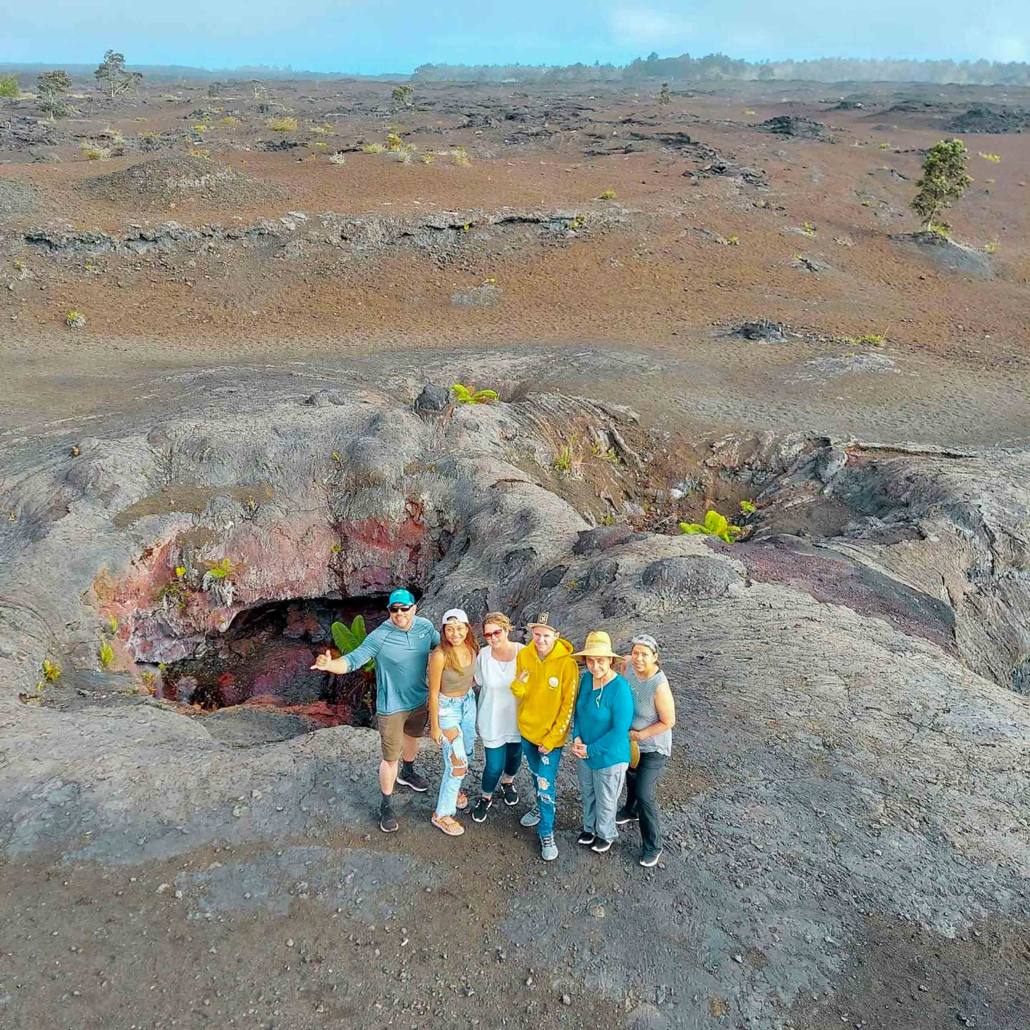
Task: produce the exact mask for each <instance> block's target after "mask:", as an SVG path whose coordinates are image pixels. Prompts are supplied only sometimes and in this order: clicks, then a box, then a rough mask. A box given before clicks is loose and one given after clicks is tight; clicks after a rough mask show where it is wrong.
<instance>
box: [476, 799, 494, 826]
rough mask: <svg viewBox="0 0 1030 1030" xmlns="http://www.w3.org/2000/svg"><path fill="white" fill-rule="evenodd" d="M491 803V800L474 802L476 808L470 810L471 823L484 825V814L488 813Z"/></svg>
mask: <svg viewBox="0 0 1030 1030" xmlns="http://www.w3.org/2000/svg"><path fill="white" fill-rule="evenodd" d="M493 803H494V799H493V798H480V799H479V800H478V801H477V802H476V807H475V808H473V809H472V821H473V822H475V823H485V822H486V813H487V812H489V811H490V806H491V805H492V804H493Z"/></svg>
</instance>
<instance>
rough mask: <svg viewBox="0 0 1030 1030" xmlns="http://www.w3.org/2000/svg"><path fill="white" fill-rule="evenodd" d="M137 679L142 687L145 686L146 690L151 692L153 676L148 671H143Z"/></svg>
mask: <svg viewBox="0 0 1030 1030" xmlns="http://www.w3.org/2000/svg"><path fill="white" fill-rule="evenodd" d="M139 678H140V679H141V680H142V681H143V686H145V687H146V688H147V690H150V691H152V690H153V689H154V680H155V676H154V674H153V673H152V672H151V671H150V670H149V669H144V670H143V672H141V673H140V674H139Z"/></svg>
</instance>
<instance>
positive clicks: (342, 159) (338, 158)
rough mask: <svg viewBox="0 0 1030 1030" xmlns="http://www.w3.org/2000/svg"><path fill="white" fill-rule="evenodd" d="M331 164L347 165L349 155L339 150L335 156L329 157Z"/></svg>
mask: <svg viewBox="0 0 1030 1030" xmlns="http://www.w3.org/2000/svg"><path fill="white" fill-rule="evenodd" d="M329 163H330V164H331V165H345V164H346V163H347V155H346V154H344V153H343V151H341V150H338V151H337V152H336V153H335V154H330V155H329Z"/></svg>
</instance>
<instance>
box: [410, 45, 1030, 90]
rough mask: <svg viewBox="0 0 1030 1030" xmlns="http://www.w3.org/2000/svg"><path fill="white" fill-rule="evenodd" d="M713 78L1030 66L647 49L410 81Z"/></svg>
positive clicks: (870, 78)
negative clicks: (621, 56)
mask: <svg viewBox="0 0 1030 1030" xmlns="http://www.w3.org/2000/svg"><path fill="white" fill-rule="evenodd" d="M712 79H752V80H754V79H757V80H759V81H768V82H776V81H788V80H791V79H795V80H798V79H800V80H807V81H809V82H939V83H957V84H960V85H978V86H993V85H1007V86H1028V85H1030V64H1027V63H1026V62H1019V61H1008V62H1005V63H1002V62H999V61H984V60H980V61H904V60H895V59H893V58H885V59H878V58H870V59H858V58H854V59H852V58H845V57H820V58H817V59H815V60H812V61H763V62H761V63H751V62H749V61H741V60H737V59H735V58H732V57H727V56H726V55H725V54H709V55H708V56H707V57H691V56H690V54H683V55H681V56H680V57H659V56H658V54H656V53H652V54H650V55H649V56H648V57H646V58H643V57H638V58H637V59H636V60H635V61H631V62H630V63H629V64H627V65H613V64H600V63H599V62H595V63H594V64H570V65H565V66H564V67H560V66H550V65H522V64H509V65H495V64H491V65H486V64H478V65H465V64H423V65H420V66H419V67H418V68H416V69H415V71H414V74H413V75H412V81H415V82H526V83H530V82H537V83H547V82H624V83H632V82H644V81H647V80H654V81H664V82H669V83H676V82H681V83H682V82H696V81H701V80H712Z"/></svg>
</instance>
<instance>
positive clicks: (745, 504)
mask: <svg viewBox="0 0 1030 1030" xmlns="http://www.w3.org/2000/svg"><path fill="white" fill-rule="evenodd" d="M740 510H741V511H742V512H743V513H744V514H745V515H753V514H754V513H755V512H756V511H758V509H757V508H756V507H755V506H754V505H753V504H752V503H751V502H750V501H741V502H740Z"/></svg>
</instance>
